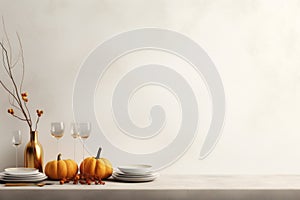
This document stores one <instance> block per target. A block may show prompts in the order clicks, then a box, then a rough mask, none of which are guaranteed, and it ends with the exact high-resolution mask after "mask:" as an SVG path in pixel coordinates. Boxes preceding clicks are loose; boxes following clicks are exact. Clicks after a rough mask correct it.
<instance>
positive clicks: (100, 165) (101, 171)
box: [80, 147, 113, 179]
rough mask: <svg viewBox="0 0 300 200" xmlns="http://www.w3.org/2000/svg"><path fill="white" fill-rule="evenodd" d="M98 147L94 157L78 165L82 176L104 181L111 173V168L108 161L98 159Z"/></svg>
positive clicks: (99, 151) (99, 150)
mask: <svg viewBox="0 0 300 200" xmlns="http://www.w3.org/2000/svg"><path fill="white" fill-rule="evenodd" d="M101 150H102V148H101V147H100V148H99V149H98V152H97V156H96V157H88V158H86V159H84V160H83V161H82V162H81V164H80V172H81V174H82V175H83V176H87V177H94V178H100V179H106V178H108V177H110V176H111V175H112V173H113V167H112V165H111V163H110V161H109V160H107V159H106V158H100V153H101Z"/></svg>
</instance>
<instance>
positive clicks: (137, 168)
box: [118, 165, 152, 174]
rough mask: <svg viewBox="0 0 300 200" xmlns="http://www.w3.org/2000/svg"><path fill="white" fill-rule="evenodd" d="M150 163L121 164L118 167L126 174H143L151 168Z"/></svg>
mask: <svg viewBox="0 0 300 200" xmlns="http://www.w3.org/2000/svg"><path fill="white" fill-rule="evenodd" d="M151 168H152V166H151V165H123V166H119V167H118V169H119V170H120V171H121V172H123V173H127V174H143V173H147V172H149V171H150V170H151Z"/></svg>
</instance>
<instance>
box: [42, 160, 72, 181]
mask: <svg viewBox="0 0 300 200" xmlns="http://www.w3.org/2000/svg"><path fill="white" fill-rule="evenodd" d="M77 172H78V165H77V163H76V162H75V161H74V160H71V159H68V160H62V159H61V154H58V156H57V160H53V161H50V162H48V163H47V165H46V167H45V174H46V175H47V176H48V178H49V179H53V180H61V179H64V178H67V179H70V178H74V177H75V176H76V175H77Z"/></svg>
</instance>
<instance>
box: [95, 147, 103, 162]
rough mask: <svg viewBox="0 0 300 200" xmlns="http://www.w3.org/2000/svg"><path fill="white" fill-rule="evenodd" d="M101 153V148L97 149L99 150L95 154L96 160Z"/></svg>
mask: <svg viewBox="0 0 300 200" xmlns="http://www.w3.org/2000/svg"><path fill="white" fill-rule="evenodd" d="M101 151H102V148H101V147H99V149H98V153H97V156H96V159H99V158H100V153H101Z"/></svg>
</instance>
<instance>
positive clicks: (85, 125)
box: [78, 122, 91, 175]
mask: <svg viewBox="0 0 300 200" xmlns="http://www.w3.org/2000/svg"><path fill="white" fill-rule="evenodd" d="M90 132H91V123H90V122H81V123H78V133H79V137H80V138H81V141H82V161H84V148H85V141H86V139H87V138H88V137H89V136H90ZM83 173H84V162H82V175H83Z"/></svg>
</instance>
